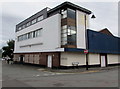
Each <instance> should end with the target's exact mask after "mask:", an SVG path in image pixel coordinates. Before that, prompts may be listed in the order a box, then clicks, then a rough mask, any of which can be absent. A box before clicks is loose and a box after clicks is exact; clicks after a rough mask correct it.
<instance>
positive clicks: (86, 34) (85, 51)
mask: <svg viewBox="0 0 120 89" xmlns="http://www.w3.org/2000/svg"><path fill="white" fill-rule="evenodd" d="M95 18H96V17H95V15H94V14H92V16H91V19H95ZM86 20H87V19H86V15H85V37H86V50H84V53H85V54H86V70H88V66H89V65H88V53H89V52H88V49H89V48H88V33H87V27H86V23H87V22H86Z"/></svg>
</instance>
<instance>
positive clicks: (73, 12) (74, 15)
mask: <svg viewBox="0 0 120 89" xmlns="http://www.w3.org/2000/svg"><path fill="white" fill-rule="evenodd" d="M67 11H68V13H67V15H68V18H71V19H75V18H76V14H75V10H72V9H69V8H68V9H67Z"/></svg>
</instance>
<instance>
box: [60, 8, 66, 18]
mask: <svg viewBox="0 0 120 89" xmlns="http://www.w3.org/2000/svg"><path fill="white" fill-rule="evenodd" d="M61 14H62V18H67V10H61Z"/></svg>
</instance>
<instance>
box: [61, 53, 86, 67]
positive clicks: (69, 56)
mask: <svg viewBox="0 0 120 89" xmlns="http://www.w3.org/2000/svg"><path fill="white" fill-rule="evenodd" d="M73 62H79V65H86V58H85V54H82V53H77V52H64V53H61V58H60V65H61V66H73V65H72V63H73Z"/></svg>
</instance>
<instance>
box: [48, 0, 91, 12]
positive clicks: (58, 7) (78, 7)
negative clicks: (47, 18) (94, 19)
mask: <svg viewBox="0 0 120 89" xmlns="http://www.w3.org/2000/svg"><path fill="white" fill-rule="evenodd" d="M66 5H68V6H71V7H73V8H75V9H78V10H80V11H82V12H85V13H87V14H91V13H92V12H91V11H90V10H88V9H85V8H83V7H80V6H78V5H75V4H73V3H71V2H64V3H62V4H60V5H58V6H56V7H54V8H53V9H51V10H49V11H48V13H52V12H54V11H56V10H58V9H60V8H62V7H63V6H66Z"/></svg>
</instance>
